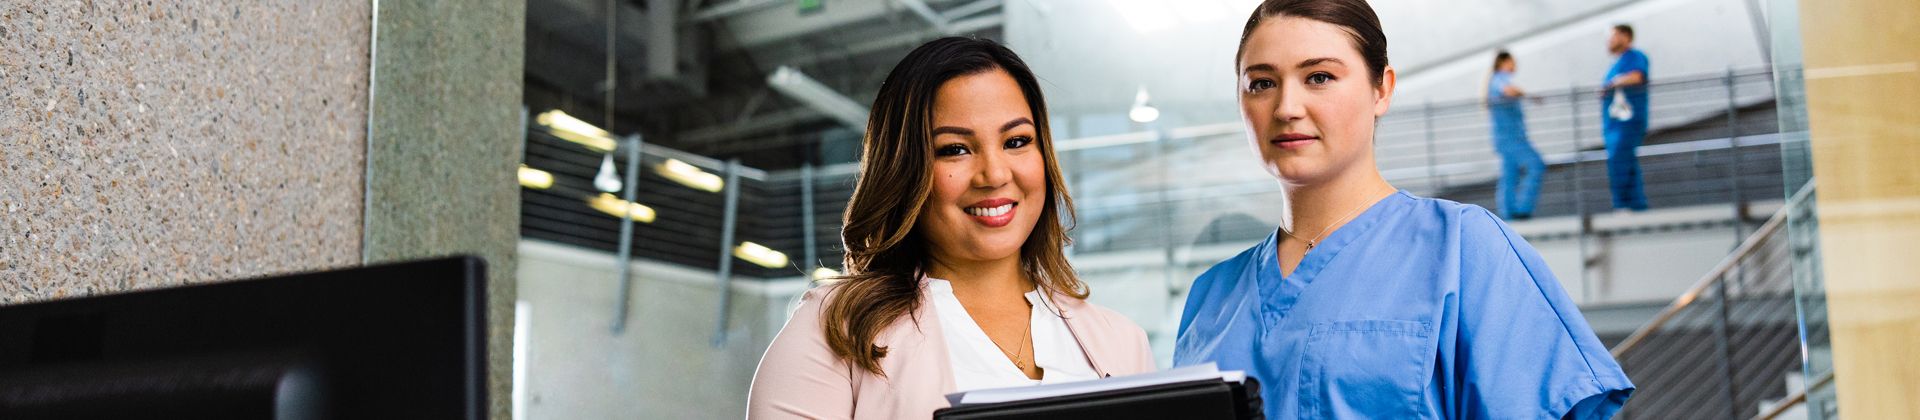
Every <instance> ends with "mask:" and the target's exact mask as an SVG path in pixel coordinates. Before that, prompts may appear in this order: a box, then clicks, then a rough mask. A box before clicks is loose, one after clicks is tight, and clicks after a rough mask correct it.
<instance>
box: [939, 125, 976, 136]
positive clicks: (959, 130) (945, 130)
mask: <svg viewBox="0 0 1920 420" xmlns="http://www.w3.org/2000/svg"><path fill="white" fill-rule="evenodd" d="M941 134H958V135H962V136H967V137H973V129H971V128H964V127H954V126H950V125H943V126H939V127H934V128H933V133H932V136H931V137H939V136H940V135H941Z"/></svg>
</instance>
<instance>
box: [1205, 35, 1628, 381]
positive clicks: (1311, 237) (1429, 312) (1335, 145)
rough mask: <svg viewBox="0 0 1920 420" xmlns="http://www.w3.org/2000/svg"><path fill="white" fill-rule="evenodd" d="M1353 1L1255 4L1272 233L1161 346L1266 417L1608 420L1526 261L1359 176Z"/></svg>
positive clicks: (1558, 305)
mask: <svg viewBox="0 0 1920 420" xmlns="http://www.w3.org/2000/svg"><path fill="white" fill-rule="evenodd" d="M1386 42H1387V40H1386V37H1385V35H1383V33H1382V31H1381V28H1380V24H1379V18H1378V17H1376V16H1375V14H1374V12H1373V10H1372V9H1371V8H1370V7H1369V6H1367V4H1366V3H1365V0H1267V1H1265V2H1264V3H1262V4H1261V5H1260V7H1259V8H1258V9H1256V10H1255V12H1254V13H1253V16H1252V17H1251V18H1249V19H1248V21H1247V25H1246V28H1245V30H1244V31H1243V32H1242V36H1241V41H1240V52H1239V53H1238V54H1237V55H1236V60H1235V67H1236V70H1237V71H1238V73H1239V82H1238V83H1239V84H1238V85H1239V91H1240V94H1239V98H1240V108H1241V116H1242V117H1243V118H1244V120H1245V121H1246V123H1247V128H1248V132H1249V140H1250V143H1251V146H1252V147H1253V148H1254V149H1255V151H1257V152H1258V155H1259V156H1260V159H1261V161H1260V162H1261V164H1262V165H1263V166H1264V167H1265V169H1266V170H1267V172H1268V173H1269V174H1271V175H1273V176H1274V177H1275V178H1277V179H1278V180H1279V181H1280V183H1281V184H1282V185H1283V187H1284V188H1285V190H1286V202H1285V205H1284V206H1281V207H1279V208H1281V209H1283V210H1282V211H1283V212H1282V213H1281V214H1280V216H1281V219H1282V221H1283V222H1282V223H1281V227H1280V229H1278V230H1277V231H1276V232H1275V233H1273V234H1272V235H1270V236H1269V237H1268V238H1267V239H1266V240H1265V241H1263V242H1261V243H1259V244H1257V245H1254V246H1253V247H1252V248H1250V249H1248V250H1246V251H1244V252H1242V253H1241V254H1240V255H1238V256H1235V257H1233V258H1232V259H1228V260H1226V261H1223V262H1221V263H1219V264H1218V265H1215V266H1214V267H1213V268H1212V269H1209V270H1207V272H1206V273H1205V274H1202V275H1201V276H1200V277H1199V278H1197V279H1195V280H1194V283H1193V287H1192V288H1191V289H1190V291H1189V295H1188V297H1187V303H1186V307H1185V309H1184V310H1183V313H1182V314H1181V317H1180V328H1179V335H1178V339H1177V342H1176V344H1175V349H1174V364H1175V365H1179V366H1185V365H1194V364H1200V363H1207V362H1213V363H1218V364H1219V366H1220V367H1221V368H1222V369H1238V370H1245V371H1246V372H1247V373H1248V374H1249V375H1252V376H1254V377H1256V378H1258V379H1260V381H1261V385H1262V392H1261V396H1262V398H1263V399H1264V403H1265V410H1266V414H1267V416H1268V417H1269V418H1502V419H1504V418H1576V419H1590V418H1608V417H1611V416H1612V415H1613V414H1614V413H1616V412H1618V410H1619V409H1620V406H1621V405H1622V404H1625V403H1626V400H1627V397H1628V396H1629V395H1630V394H1631V393H1632V390H1633V384H1632V383H1630V382H1629V381H1628V380H1627V377H1626V375H1625V374H1624V373H1622V372H1621V370H1620V366H1619V364H1618V363H1615V362H1614V360H1613V358H1612V357H1611V356H1610V355H1609V354H1608V353H1607V349H1606V348H1605V347H1603V346H1602V345H1601V344H1600V341H1599V339H1597V338H1595V337H1594V334H1593V331H1592V329H1591V328H1589V327H1588V326H1587V322H1586V320H1585V318H1582V317H1581V315H1580V312H1579V311H1578V310H1577V309H1576V308H1575V307H1574V305H1573V302H1572V301H1571V300H1570V299H1568V298H1567V295H1566V292H1565V291H1564V290H1562V289H1561V287H1560V282H1559V281H1558V280H1556V279H1555V278H1554V276H1553V273H1552V272H1549V271H1548V269H1547V264H1546V262H1545V261H1542V260H1541V258H1540V255H1539V253H1538V252H1536V251H1534V249H1533V247H1532V246H1529V245H1527V242H1526V241H1525V240H1523V239H1521V237H1520V235H1518V234H1515V233H1514V232H1513V230H1512V229H1509V228H1508V227H1507V225H1506V224H1505V223H1504V222H1502V221H1500V219H1499V218H1497V217H1495V216H1494V215H1493V214H1492V213H1491V212H1488V211H1487V210H1486V209H1482V208H1480V207H1475V206H1470V205H1464V204H1459V203H1455V202H1451V201H1445V200H1437V199H1431V198H1424V197H1418V196H1414V195H1412V194H1409V193H1407V192H1405V191H1399V190H1397V189H1395V188H1394V187H1393V186H1392V185H1389V184H1388V183H1387V182H1386V180H1385V179H1384V178H1383V177H1382V176H1381V174H1380V171H1379V168H1377V167H1376V166H1375V164H1374V148H1373V136H1374V124H1375V122H1376V121H1377V119H1378V118H1379V117H1380V116H1381V115H1383V114H1385V113H1386V112H1387V110H1388V108H1389V104H1390V103H1391V101H1392V97H1393V87H1394V70H1393V68H1392V67H1389V66H1388V65H1387V54H1386V51H1387V43H1386Z"/></svg>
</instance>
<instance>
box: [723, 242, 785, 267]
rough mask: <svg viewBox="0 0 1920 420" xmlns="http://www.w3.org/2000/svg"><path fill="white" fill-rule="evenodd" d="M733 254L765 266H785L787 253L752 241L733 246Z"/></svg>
mask: <svg viewBox="0 0 1920 420" xmlns="http://www.w3.org/2000/svg"><path fill="white" fill-rule="evenodd" d="M733 256H734V257H736V258H739V259H743V260H747V262H750V263H754V265H758V266H761V267H766V268H781V267H786V266H787V254H783V253H780V251H775V250H773V248H768V247H766V246H765V245H760V244H756V243H753V242H741V243H740V246H736V247H733Z"/></svg>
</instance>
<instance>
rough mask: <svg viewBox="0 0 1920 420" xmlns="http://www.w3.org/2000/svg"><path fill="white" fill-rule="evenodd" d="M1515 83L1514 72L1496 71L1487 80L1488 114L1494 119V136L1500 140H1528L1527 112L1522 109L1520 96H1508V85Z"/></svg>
mask: <svg viewBox="0 0 1920 420" xmlns="http://www.w3.org/2000/svg"><path fill="white" fill-rule="evenodd" d="M1512 84H1513V72H1505V71H1501V72H1494V73H1493V78H1492V79H1491V80H1488V81H1487V115H1488V116H1489V117H1490V118H1492V119H1493V136H1494V140H1496V144H1498V142H1497V141H1498V140H1526V138H1527V114H1526V112H1525V111H1523V110H1522V109H1521V104H1520V98H1519V97H1510V96H1507V94H1506V92H1504V91H1505V90H1506V89H1507V86H1508V85H1512Z"/></svg>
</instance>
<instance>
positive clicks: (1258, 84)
mask: <svg viewBox="0 0 1920 420" xmlns="http://www.w3.org/2000/svg"><path fill="white" fill-rule="evenodd" d="M1273 87H1274V85H1273V81H1272V80H1267V79H1258V80H1254V81H1253V82H1252V83H1248V84H1247V91H1248V92H1259V91H1263V90H1267V89H1273Z"/></svg>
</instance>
